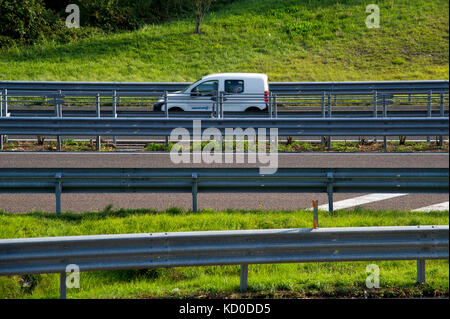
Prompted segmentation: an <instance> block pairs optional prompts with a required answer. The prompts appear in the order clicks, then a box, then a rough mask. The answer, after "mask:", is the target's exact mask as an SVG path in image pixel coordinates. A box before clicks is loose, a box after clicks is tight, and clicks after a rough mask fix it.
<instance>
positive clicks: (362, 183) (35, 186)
mask: <svg viewBox="0 0 450 319" xmlns="http://www.w3.org/2000/svg"><path fill="white" fill-rule="evenodd" d="M255 166H257V165H255ZM264 167H265V166H264ZM448 191H449V169H448V168H278V170H277V171H276V172H275V173H274V174H261V173H260V168H258V167H247V168H0V193H54V194H55V199H56V212H57V213H60V212H61V194H62V193H144V192H152V193H164V192H165V193H176V192H179V193H192V206H193V211H197V194H198V193H220V192H224V193H239V192H241V193H252V192H259V193H260V192H267V193H326V194H327V195H328V209H329V211H330V212H333V194H334V193H448ZM0 208H1V207H0Z"/></svg>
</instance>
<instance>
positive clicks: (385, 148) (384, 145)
mask: <svg viewBox="0 0 450 319" xmlns="http://www.w3.org/2000/svg"><path fill="white" fill-rule="evenodd" d="M382 101H383V117H386V116H387V109H386V94H383V100H382ZM383 149H384V150H385V151H387V137H386V135H385V136H383Z"/></svg>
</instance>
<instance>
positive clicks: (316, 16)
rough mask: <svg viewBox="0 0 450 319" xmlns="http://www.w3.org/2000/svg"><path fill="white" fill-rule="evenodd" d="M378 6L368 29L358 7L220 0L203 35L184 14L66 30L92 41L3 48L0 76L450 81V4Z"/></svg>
mask: <svg viewBox="0 0 450 319" xmlns="http://www.w3.org/2000/svg"><path fill="white" fill-rule="evenodd" d="M19 2H20V1H19ZM81 2H83V3H89V2H88V1H81ZM99 2H101V1H100V0H98V1H96V2H95V3H99ZM128 2H129V3H132V2H130V1H128ZM141 2H143V1H139V3H141ZM144 2H145V1H144ZM147 2H148V1H147ZM377 4H378V6H379V7H380V28H378V29H377V28H372V29H369V28H367V27H366V25H365V21H366V17H367V16H368V15H369V13H366V12H365V8H366V5H367V3H365V2H362V1H360V0H348V1H343V2H336V1H333V0H324V1H311V0H302V1H298V0H283V1H278V0H237V1H234V2H232V3H230V4H225V3H224V2H222V3H221V4H220V5H217V6H216V7H213V8H211V10H210V12H209V13H208V14H206V16H205V17H204V19H203V22H202V25H201V32H200V34H196V33H195V32H194V31H195V30H194V29H195V21H196V18H195V15H193V14H191V13H189V12H187V11H186V10H184V12H185V14H181V11H179V12H180V14H179V15H177V16H173V17H170V18H167V19H159V20H158V19H157V20H154V21H150V20H149V21H148V22H146V23H142V24H138V25H136V26H135V29H134V30H128V31H127V30H125V29H120V30H110V31H108V30H106V31H105V30H101V29H98V28H97V29H89V28H96V26H95V24H93V26H91V27H88V26H84V27H83V26H82V28H80V29H79V30H78V31H75V29H70V30H72V31H71V32H78V33H83V32H85V33H89V34H91V35H89V34H87V35H86V36H84V35H80V36H77V35H74V36H73V37H72V38H71V39H69V40H67V41H59V40H58V39H56V40H55V39H51V38H48V39H47V38H46V37H41V40H40V41H38V42H37V43H36V44H34V45H27V44H20V43H19V44H18V43H16V42H14V43H9V44H8V45H6V46H4V47H3V48H2V49H0V79H1V80H40V81H44V80H46V81H57V80H59V81H147V82H152V81H154V82H164V81H168V82H172V81H175V82H189V81H194V80H196V79H198V78H199V77H201V76H203V75H205V74H208V73H215V72H262V73H266V74H268V76H269V80H270V81H351V80H362V81H375V80H424V79H427V80H433V79H448V72H449V62H448V61H449V55H448V54H449V53H448V50H449V41H448V40H449V28H448V20H449V3H448V1H445V0H436V1H427V0H413V1H409V0H396V1H393V0H383V1H379V2H377ZM86 5H87V4H86ZM130 10H131V9H130ZM98 11H99V16H100V17H111V18H114V17H117V18H123V15H118V14H114V13H111V12H109V11H108V12H104V11H101V10H100V9H99V10H98ZM144 11H145V10H142V11H141V13H143V12H144ZM94 12H96V11H95V10H94ZM80 14H81V20H82V21H86V20H88V19H91V17H92V18H94V17H95V15H90V14H89V12H88V13H84V11H83V7H81V12H80ZM86 14H87V16H86ZM66 16H67V14H65V13H64V12H63V13H61V17H60V18H58V19H59V20H58V21H64V19H65V17H66ZM121 21H122V20H121ZM123 21H127V20H126V19H123ZM113 22H114V21H113ZM113 22H110V21H108V23H102V22H101V21H100V22H99V23H98V25H105V26H108V25H110V26H113V25H114V23H113ZM133 28H134V27H133ZM5 41H6V40H5Z"/></svg>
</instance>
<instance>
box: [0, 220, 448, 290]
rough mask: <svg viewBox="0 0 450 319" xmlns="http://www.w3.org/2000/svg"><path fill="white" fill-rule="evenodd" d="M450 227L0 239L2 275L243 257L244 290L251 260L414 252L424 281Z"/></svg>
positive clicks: (239, 260) (443, 251)
mask: <svg viewBox="0 0 450 319" xmlns="http://www.w3.org/2000/svg"><path fill="white" fill-rule="evenodd" d="M448 241H449V227H448V225H443V226H398V227H343V228H318V229H311V228H308V229H268V230H228V231H199V232H174V233H146V234H126V235H125V234H124V235H97V236H72V237H49V238H19V239H0V275H15V274H31V273H60V274H61V275H60V296H61V298H65V297H66V269H67V268H66V267H67V266H68V265H77V266H78V269H79V271H93V270H115V269H136V268H137V269H142V268H161V267H188V266H205V265H241V291H245V290H246V288H247V276H248V265H249V264H273V263H303V262H342V261H376V260H417V281H418V282H424V281H425V260H426V259H448V257H449V242H448Z"/></svg>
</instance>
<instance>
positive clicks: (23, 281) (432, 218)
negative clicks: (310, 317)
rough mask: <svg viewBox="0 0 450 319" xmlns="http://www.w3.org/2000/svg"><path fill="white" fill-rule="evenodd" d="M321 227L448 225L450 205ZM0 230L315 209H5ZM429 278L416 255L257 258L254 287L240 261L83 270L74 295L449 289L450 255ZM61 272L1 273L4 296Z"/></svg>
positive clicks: (187, 226) (207, 220) (256, 220)
mask: <svg viewBox="0 0 450 319" xmlns="http://www.w3.org/2000/svg"><path fill="white" fill-rule="evenodd" d="M319 223H320V227H356V226H396V225H448V223H449V215H448V212H430V213H420V212H405V211H372V210H366V209H363V208H359V207H357V208H355V209H353V210H341V211H336V212H334V213H333V214H329V213H328V212H326V211H321V212H320V213H319ZM0 224H1V225H2V227H1V228H0V238H24V237H48V236H71V235H94V234H127V233H145V232H178V231H204V230H232V229H277V228H311V227H312V224H313V213H312V212H311V211H306V210H299V211H271V212H269V211H262V210H261V211H241V210H227V211H212V210H209V209H205V210H201V211H199V212H197V213H193V212H192V211H189V210H188V211H185V210H181V209H178V208H171V209H168V210H166V211H155V210H152V209H139V210H124V209H117V210H115V209H113V208H112V207H111V206H108V207H106V208H105V209H104V210H103V211H102V212H85V213H70V212H65V213H64V212H63V213H62V214H61V215H59V216H57V215H55V214H52V213H45V212H38V211H36V212H28V213H21V214H13V213H7V212H0ZM371 263H376V264H377V265H378V266H379V267H380V288H379V289H367V288H366V286H365V280H366V277H367V273H366V266H367V265H368V264H371ZM426 267H427V268H426V279H427V282H426V284H425V285H417V284H415V280H416V262H415V261H383V262H379V261H376V262H370V261H368V262H341V263H305V264H274V265H249V282H248V288H249V290H248V292H247V293H245V294H241V293H239V269H240V268H239V266H208V267H176V268H168V269H165V268H157V269H140V270H121V271H94V272H83V273H81V276H80V288H79V289H68V298H186V297H193V298H224V297H226V298H241V297H242V298H302V297H356V298H381V297H424V296H428V297H447V298H448V296H449V281H448V278H449V266H448V261H439V260H438V261H431V260H430V261H427V264H426ZM58 287H59V275H58V274H41V275H32V276H2V277H0V298H58V294H59V288H58Z"/></svg>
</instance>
